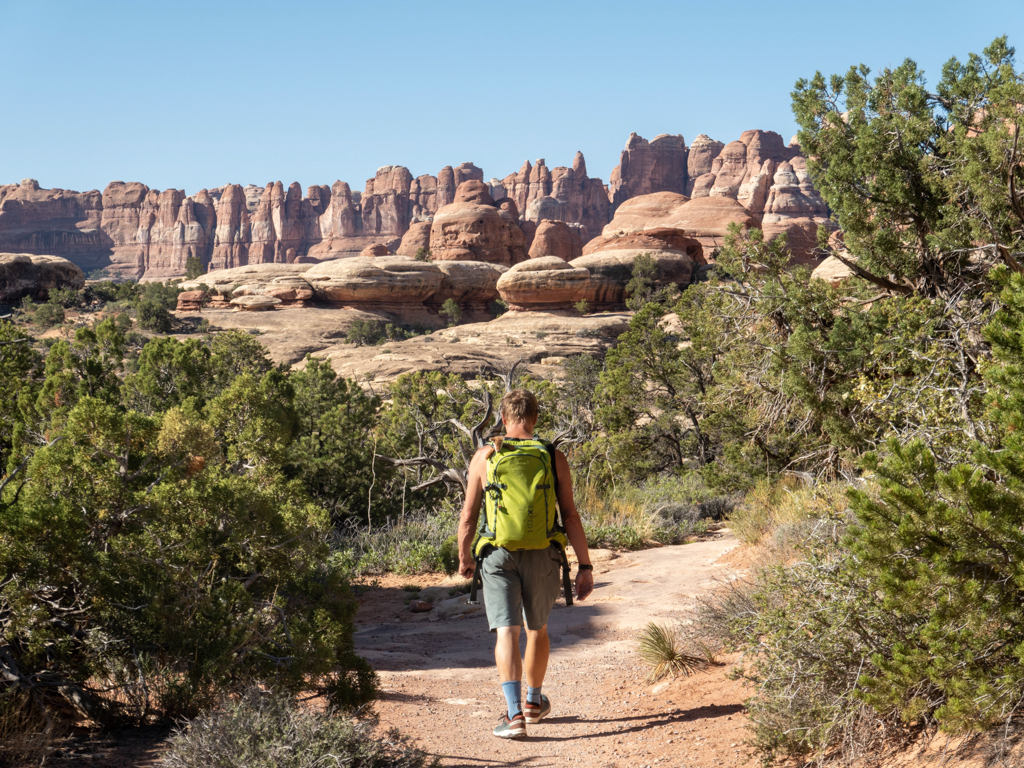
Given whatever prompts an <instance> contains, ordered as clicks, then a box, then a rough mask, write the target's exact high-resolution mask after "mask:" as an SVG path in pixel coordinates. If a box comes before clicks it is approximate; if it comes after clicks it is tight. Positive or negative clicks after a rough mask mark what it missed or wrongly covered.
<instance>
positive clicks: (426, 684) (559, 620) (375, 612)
mask: <svg viewBox="0 0 1024 768" xmlns="http://www.w3.org/2000/svg"><path fill="white" fill-rule="evenodd" d="M736 546H737V541H736V539H735V537H734V536H733V535H732V534H731V533H730V532H728V531H721V532H719V533H718V534H717V536H716V537H715V538H712V539H710V540H707V541H703V542H698V543H694V544H687V545H681V546H669V547H662V548H658V549H650V550H645V551H643V552H633V553H626V554H622V555H621V556H618V557H615V556H614V555H613V554H612V553H600V552H598V553H597V554H598V556H599V557H596V558H595V581H596V589H595V591H594V595H593V596H592V597H591V598H590V599H588V600H587V601H586V602H584V603H577V604H576V605H575V606H572V607H570V608H566V607H565V605H564V604H562V602H561V601H559V604H558V605H557V606H556V607H555V610H554V611H553V612H552V615H551V619H550V622H549V633H550V635H551V662H550V665H549V668H548V675H547V679H546V681H545V684H544V692H545V693H546V694H547V695H548V696H549V697H550V698H551V700H552V707H553V709H552V714H551V716H550V717H549V718H547V719H546V720H544V721H543V722H542V723H540V724H537V725H531V726H529V727H528V732H529V737H528V738H527V739H524V740H519V741H504V740H501V739H497V738H495V737H493V736H492V735H491V729H492V728H493V726H494V724H495V723H496V722H497V720H498V718H499V717H500V714H501V711H502V709H503V707H504V699H503V698H502V696H501V690H500V688H499V686H498V680H497V677H496V672H495V669H494V660H493V643H494V640H493V636H492V635H491V634H490V633H489V632H488V631H487V620H486V618H485V617H484V616H483V611H482V610H477V611H475V612H471V613H463V614H457V613H456V615H454V616H450V617H442V616H440V615H439V614H444V613H446V612H448V611H452V612H457V611H458V610H462V609H463V608H462V607H460V606H459V605H458V604H456V603H454V601H452V600H449V601H448V602H446V603H441V602H440V600H435V606H436V607H435V609H434V610H432V611H430V612H428V613H420V614H414V613H410V612H409V610H408V608H406V607H405V605H404V604H403V599H404V598H407V597H408V596H409V593H408V592H406V591H404V590H402V588H401V585H402V584H405V583H417V584H419V586H421V587H426V586H428V584H429V581H430V580H428V579H425V578H424V579H419V580H412V579H404V580H402V579H389V580H388V582H387V583H385V584H384V585H383V586H381V587H376V588H372V589H370V590H368V591H367V592H366V593H364V594H363V595H362V597H361V598H360V601H361V608H360V614H359V617H358V619H357V620H358V622H359V625H358V627H357V632H356V647H357V651H358V652H359V653H360V654H362V655H364V656H366V657H367V658H368V659H369V660H370V661H371V662H372V663H373V665H374V666H375V667H376V669H377V670H378V672H379V673H380V677H381V683H382V695H381V698H380V700H379V701H378V703H377V705H376V706H377V711H378V712H379V713H380V715H381V717H382V720H383V722H384V723H386V724H390V725H395V726H397V727H398V728H400V729H401V730H402V731H403V732H404V733H407V734H409V735H411V736H413V737H415V738H416V739H417V740H418V742H419V744H420V746H422V747H423V748H424V749H426V750H428V751H429V752H431V753H433V754H437V755H439V756H441V757H442V763H443V764H444V765H445V766H464V767H466V768H470V767H472V768H477V767H478V766H498V765H515V766H529V767H530V768H534V767H536V768H541V767H542V766H564V765H571V764H575V763H586V764H588V765H591V766H595V768H597V767H599V766H629V768H643V766H654V765H659V766H673V767H676V766H678V767H679V768H686V767H691V768H698V767H704V766H732V765H743V764H745V763H748V762H749V758H748V757H747V753H748V750H747V749H746V748H745V747H744V745H743V741H744V739H745V737H746V733H745V730H744V728H743V726H744V723H745V715H744V709H743V705H742V701H743V698H744V693H743V690H742V686H741V685H740V684H739V683H737V682H734V681H730V680H728V679H727V677H726V674H727V671H728V669H729V667H730V664H729V662H731V661H732V660H733V659H731V658H724V659H722V661H724V662H726V663H724V664H722V665H721V666H716V667H712V668H710V669H708V670H707V671H704V672H701V673H699V674H698V675H696V676H694V677H691V678H687V679H679V680H676V681H673V682H669V683H662V684H660V685H656V686H654V687H651V686H649V685H646V684H645V683H644V682H643V678H644V676H645V675H646V668H644V667H643V666H642V665H641V664H640V662H639V659H638V657H637V655H636V637H637V634H638V632H639V630H641V629H642V628H643V627H644V626H645V625H646V624H647V623H648V622H650V621H652V620H653V621H658V622H665V623H671V622H673V621H675V620H686V619H687V617H688V615H689V613H690V611H691V610H692V607H693V602H694V600H693V598H694V597H695V596H696V595H698V594H701V593H704V592H706V591H708V590H710V589H712V588H714V586H715V584H716V583H718V582H720V581H721V580H725V579H728V578H730V577H734V576H735V575H736V573H737V571H736V568H735V567H733V566H730V565H728V564H726V563H724V562H722V560H723V557H722V556H723V555H725V554H726V553H727V552H729V551H730V550H732V549H734V548H736ZM605 558H609V559H605ZM433 583H434V584H438V583H439V582H438V581H437V580H436V579H435V580H433ZM434 591H435V592H436V591H438V590H434ZM444 596H445V597H446V595H444ZM524 641H525V638H524ZM524 694H525V689H524Z"/></svg>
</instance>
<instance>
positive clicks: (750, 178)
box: [0, 130, 828, 279]
mask: <svg viewBox="0 0 1024 768" xmlns="http://www.w3.org/2000/svg"><path fill="white" fill-rule="evenodd" d="M483 179H484V174H483V171H482V170H481V169H480V168H478V167H476V166H475V165H473V164H472V163H462V164H461V165H458V166H446V167H445V168H442V169H441V171H439V172H438V174H437V176H431V175H421V176H417V177H413V175H412V173H411V172H410V171H409V170H408V169H407V168H404V167H402V166H391V165H388V166H383V167H381V168H380V169H378V171H377V173H376V174H375V176H374V177H373V178H372V179H369V180H367V182H366V185H365V188H364V189H363V191H362V192H359V191H354V190H353V189H352V188H351V187H350V186H349V185H348V184H347V183H346V182H343V181H340V180H339V181H336V182H335V183H334V184H333V185H332V186H330V187H328V186H327V185H313V186H310V187H307V188H306V191H305V194H303V192H302V188H301V187H300V186H299V185H298V183H292V184H290V185H288V186H285V185H284V184H283V183H282V182H280V181H277V182H272V183H270V184H267V185H265V186H264V187H257V186H254V185H248V186H245V187H243V186H241V185H238V184H229V185H226V186H224V187H219V188H215V189H211V190H200V191H199V192H197V193H196V194H194V195H186V194H185V193H184V191H182V190H173V189H171V190H163V191H160V190H154V189H150V188H149V187H147V186H146V185H144V184H141V183H138V182H127V183H126V182H120V181H115V182H111V183H110V184H109V185H108V186H107V188H106V189H105V190H104V191H103V192H102V193H101V192H99V191H96V190H93V191H90V192H83V193H79V192H73V191H69V190H62V189H42V188H40V186H39V184H38V183H37V182H35V181H34V180H32V179H26V180H24V181H22V182H21V183H20V184H9V185H0V250H4V251H10V252H23V253H46V254H54V255H58V256H62V257H65V258H68V259H69V260H71V261H72V262H74V263H75V264H77V265H78V266H80V267H81V268H82V269H83V270H85V271H86V272H92V271H94V270H99V269H105V270H106V271H107V272H108V273H113V274H115V275H119V276H122V277H128V278H139V279H166V278H169V277H176V276H181V275H182V274H184V270H185V263H186V260H187V259H188V258H189V257H195V258H198V259H199V260H200V261H201V262H202V263H203V264H204V265H206V266H207V267H208V268H209V269H230V268H235V267H240V266H245V265H247V264H293V263H307V262H319V261H327V260H333V259H337V258H344V257H354V256H358V255H359V254H360V253H362V252H363V251H364V250H365V249H366V248H368V247H370V246H383V247H384V248H386V249H387V251H388V252H389V253H401V254H403V255H408V256H413V255H415V254H416V252H417V251H419V249H421V248H424V249H430V250H433V248H434V245H435V244H437V245H438V253H436V254H435V255H434V258H436V259H443V260H451V259H458V258H473V259H476V260H482V261H488V262H491V263H496V264H503V265H506V266H507V265H510V264H515V263H517V261H519V260H521V259H522V258H525V254H526V252H527V251H528V250H529V249H530V248H531V246H532V244H533V238H534V235H535V233H537V232H538V231H540V232H541V233H542V235H543V236H544V237H545V238H546V240H545V242H542V243H541V244H540V245H538V247H537V250H535V251H534V253H535V254H536V255H540V256H544V255H561V256H563V257H569V258H572V257H574V256H576V255H578V250H579V246H582V245H585V244H586V241H587V240H588V239H590V238H593V237H595V236H597V235H598V234H599V233H600V232H601V231H602V230H603V229H604V228H605V227H606V225H608V224H609V222H610V221H611V220H612V216H613V213H615V214H616V215H617V213H618V212H619V211H621V209H622V207H623V206H624V205H625V204H627V202H628V201H631V200H635V199H637V198H638V197H643V196H647V195H651V194H659V193H672V194H676V195H681V196H685V197H688V198H692V202H693V203H694V204H695V205H692V206H690V207H689V208H688V209H687V215H688V216H689V218H688V219H687V220H686V221H683V222H682V223H681V226H683V225H685V226H684V228H686V229H687V230H688V231H689V230H693V234H694V235H695V236H696V237H697V238H698V240H700V241H701V244H702V245H703V246H704V247H705V249H707V248H708V247H713V246H715V245H720V243H721V238H722V234H723V233H724V229H723V223H724V224H725V225H727V224H728V222H729V221H740V222H741V223H742V224H743V225H744V226H763V227H764V229H765V233H766V234H768V235H771V236H774V235H777V234H782V233H785V234H787V235H788V237H789V241H790V245H791V247H792V249H793V251H794V256H795V258H796V259H797V260H798V261H813V260H814V259H815V254H814V253H813V248H814V236H815V232H816V230H817V228H818V226H820V225H822V224H824V225H826V226H827V225H828V210H827V207H826V206H825V204H824V202H823V201H822V199H821V197H820V196H819V195H818V193H817V191H816V190H815V189H814V186H813V184H812V183H811V181H810V178H809V177H808V175H807V165H806V161H805V159H804V158H803V156H802V155H801V154H800V147H799V145H797V144H796V143H795V142H790V144H789V145H785V144H783V141H782V138H781V137H780V136H779V135H778V134H777V133H773V132H771V131H761V130H753V131H745V132H744V133H743V134H741V135H740V138H739V139H738V140H737V141H733V142H730V143H728V144H723V143H722V142H720V141H716V140H714V139H712V138H710V137H708V136H705V135H703V134H702V135H700V136H698V137H697V138H696V139H695V140H694V142H693V145H692V146H690V147H687V146H686V143H685V140H684V139H683V137H682V136H680V135H667V134H666V135H661V136H656V137H655V138H654V139H652V140H650V141H648V140H646V139H644V138H643V137H641V136H638V135H637V134H632V135H631V136H630V138H629V140H628V142H627V144H626V147H625V149H624V150H623V152H622V155H621V158H620V162H619V165H618V166H617V167H616V168H615V169H614V170H613V171H612V174H611V177H610V181H609V184H608V185H607V186H606V185H605V184H604V182H602V181H601V179H598V178H592V177H590V176H588V175H587V168H586V161H585V160H584V158H583V155H582V154H581V153H577V154H576V157H575V158H574V159H573V162H572V165H571V166H558V167H555V168H548V167H547V165H546V163H545V161H544V160H543V159H541V160H537V161H536V162H535V163H530V162H526V163H524V164H523V166H522V168H520V170H519V171H518V172H517V173H513V174H509V175H508V176H505V177H504V178H503V179H500V180H499V179H497V178H492V179H491V180H490V182H489V183H488V184H486V185H484V186H486V187H487V191H488V194H489V195H490V198H491V201H490V202H489V203H486V204H485V205H486V207H487V208H488V209H490V210H486V211H485V210H483V209H478V210H470V209H469V208H467V206H468V205H473V204H471V203H467V202H466V201H458V200H457V199H456V198H457V193H458V189H459V188H460V186H461V185H462V184H464V183H466V182H475V183H481V184H482V183H483ZM699 200H708V201H709V202H704V203H700V204H699V205H696V203H697V202H698V201H699ZM475 204H476V205H479V203H475ZM452 205H461V206H462V208H463V210H462V213H461V214H458V215H456V214H457V212H456V211H455V210H454V209H449V206H452ZM442 210H445V216H444V217H443V219H444V221H443V222H441V224H442V225H443V226H441V227H439V228H435V227H434V221H435V219H436V217H437V214H438V213H439V212H440V211H442ZM495 211H497V213H495ZM474 213H478V214H479V216H478V217H477V218H474V217H473V214H474ZM698 213H700V216H697V214H698ZM634 215H635V212H634ZM453 216H455V218H456V219H458V221H457V222H456V223H455V225H452V224H451V222H452V221H453V219H452V217H453ZM459 217H461V218H459ZM695 217H696V218H695ZM498 218H500V219H501V220H502V221H503V222H505V224H504V225H502V224H500V223H499V221H498ZM478 219H479V221H478ZM445 222H448V223H447V224H445ZM545 222H549V223H550V222H563V223H564V224H566V225H569V227H570V229H571V231H570V232H569V233H568V234H569V237H568V239H567V238H566V237H565V235H566V231H565V230H562V229H561V228H560V227H555V228H552V226H551V225H550V224H547V225H545V224H544V223H545ZM509 224H514V225H515V226H509ZM452 226H454V227H455V229H454V230H453V229H452ZM652 226H661V224H660V223H658V222H654V223H652ZM474 228H476V229H477V230H479V231H475V232H474V231H472V230H473V229H474ZM435 229H439V231H438V233H437V234H438V236H437V237H435V233H434V230H435ZM456 230H457V231H458V236H457V237H455V238H454V239H453V238H447V235H445V236H444V237H440V235H441V234H442V233H443V232H449V231H456ZM556 230H557V232H556ZM697 230H699V232H698V231H697ZM554 235H557V236H558V238H559V239H558V242H557V243H556V242H555V241H554V240H553V239H552V237H553V236H554ZM446 238H447V239H446ZM577 238H578V239H579V244H578V245H577V243H576V240H577ZM460 240H461V241H465V242H460ZM470 241H473V242H470ZM548 250H554V251H557V253H555V254H549V253H542V252H541V251H548ZM460 254H461V255H460Z"/></svg>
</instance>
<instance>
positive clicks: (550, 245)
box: [529, 220, 583, 261]
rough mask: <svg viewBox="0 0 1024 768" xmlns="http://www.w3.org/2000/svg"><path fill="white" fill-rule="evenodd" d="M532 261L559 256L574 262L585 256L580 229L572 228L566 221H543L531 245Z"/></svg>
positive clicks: (538, 226)
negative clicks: (542, 257) (543, 257)
mask: <svg viewBox="0 0 1024 768" xmlns="http://www.w3.org/2000/svg"><path fill="white" fill-rule="evenodd" d="M529 255H530V258H531V259H536V258H539V257H541V256H557V257H558V258H560V259H563V260H565V261H572V260H573V259H575V258H576V257H578V256H582V255H583V239H582V237H581V232H580V228H579V227H570V226H569V225H568V224H566V223H565V222H564V221H547V220H545V221H541V222H540V224H538V225H537V231H536V232H535V233H534V236H533V242H532V243H531V244H530V251H529Z"/></svg>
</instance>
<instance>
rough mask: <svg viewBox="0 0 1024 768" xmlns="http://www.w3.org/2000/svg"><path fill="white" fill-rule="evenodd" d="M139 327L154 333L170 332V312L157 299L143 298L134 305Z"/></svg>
mask: <svg viewBox="0 0 1024 768" xmlns="http://www.w3.org/2000/svg"><path fill="white" fill-rule="evenodd" d="M135 312H136V318H137V319H138V321H139V327H140V328H142V329H143V330H145V331H153V332H154V333H170V331H171V314H170V312H168V311H167V309H166V308H165V307H164V306H163V305H162V304H160V303H159V302H157V301H153V300H151V299H143V300H141V301H140V302H139V303H138V304H137V305H136V306H135Z"/></svg>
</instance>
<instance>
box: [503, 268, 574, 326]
mask: <svg viewBox="0 0 1024 768" xmlns="http://www.w3.org/2000/svg"><path fill="white" fill-rule="evenodd" d="M589 279H590V273H589V272H587V270H586V269H581V268H580V267H576V266H573V265H570V264H568V263H566V261H565V260H564V259H561V258H559V257H557V256H540V257H538V258H535V259H530V260H529V261H525V262H523V263H521V264H516V265H515V266H514V267H512V269H510V270H509V271H508V272H506V273H505V274H503V275H502V276H501V278H500V279H499V280H498V293H500V294H501V298H502V299H504V300H505V301H506V302H508V307H509V310H511V311H512V312H526V311H534V310H540V311H548V310H551V309H568V308H569V307H570V306H572V304H573V303H574V302H576V301H579V296H580V293H581V291H582V290H583V289H584V287H585V285H586V283H587V281H588V280H589Z"/></svg>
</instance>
